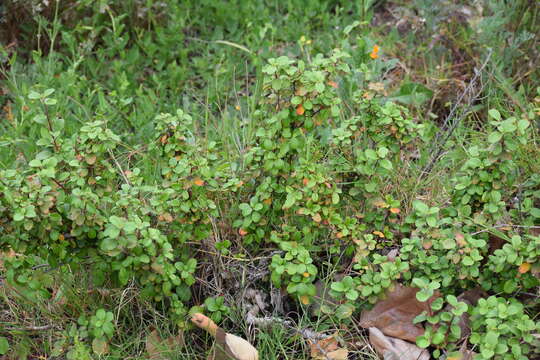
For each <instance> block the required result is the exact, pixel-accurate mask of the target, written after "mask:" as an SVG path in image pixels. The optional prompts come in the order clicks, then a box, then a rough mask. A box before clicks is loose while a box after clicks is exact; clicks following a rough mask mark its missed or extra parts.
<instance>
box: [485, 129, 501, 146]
mask: <svg viewBox="0 0 540 360" xmlns="http://www.w3.org/2000/svg"><path fill="white" fill-rule="evenodd" d="M501 138H502V134H501V133H500V132H498V131H494V132H492V133H490V134H489V136H488V142H490V143H491V144H493V143H496V142H498V141H499V140H501Z"/></svg>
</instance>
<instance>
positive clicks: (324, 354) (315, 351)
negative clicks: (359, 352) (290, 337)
mask: <svg viewBox="0 0 540 360" xmlns="http://www.w3.org/2000/svg"><path fill="white" fill-rule="evenodd" d="M309 348H310V350H311V358H312V359H315V360H347V356H348V355H349V350H347V349H346V348H342V347H340V345H339V343H338V340H337V333H336V334H334V335H332V336H329V337H327V338H324V339H322V340H319V341H317V342H316V343H314V342H310V344H309Z"/></svg>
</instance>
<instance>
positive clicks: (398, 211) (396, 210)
mask: <svg viewBox="0 0 540 360" xmlns="http://www.w3.org/2000/svg"><path fill="white" fill-rule="evenodd" d="M390 212H391V213H392V214H399V213H400V212H401V210H399V209H398V208H390Z"/></svg>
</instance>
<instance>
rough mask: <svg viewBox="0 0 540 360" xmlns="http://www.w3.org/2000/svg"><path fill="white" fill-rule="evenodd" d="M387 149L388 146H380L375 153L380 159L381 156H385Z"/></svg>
mask: <svg viewBox="0 0 540 360" xmlns="http://www.w3.org/2000/svg"><path fill="white" fill-rule="evenodd" d="M388 152H389V150H388V148H386V147H384V146H382V147H380V148H379V149H378V150H377V154H378V155H379V157H380V158H381V159H382V158H385V157H386V155H387V154H388Z"/></svg>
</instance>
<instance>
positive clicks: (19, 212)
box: [13, 208, 24, 221]
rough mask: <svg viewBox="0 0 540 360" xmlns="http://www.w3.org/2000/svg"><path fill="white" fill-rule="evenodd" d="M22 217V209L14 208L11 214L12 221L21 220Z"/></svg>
mask: <svg viewBox="0 0 540 360" xmlns="http://www.w3.org/2000/svg"><path fill="white" fill-rule="evenodd" d="M23 219H24V210H23V209H21V208H19V209H17V210H15V213H14V214H13V221H21V220H23Z"/></svg>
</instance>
